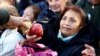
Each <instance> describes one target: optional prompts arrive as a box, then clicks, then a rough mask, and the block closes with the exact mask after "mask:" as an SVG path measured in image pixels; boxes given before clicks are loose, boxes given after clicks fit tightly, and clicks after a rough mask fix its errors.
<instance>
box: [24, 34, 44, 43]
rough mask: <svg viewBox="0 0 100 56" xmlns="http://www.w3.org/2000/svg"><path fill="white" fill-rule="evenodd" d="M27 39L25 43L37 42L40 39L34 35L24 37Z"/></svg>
mask: <svg viewBox="0 0 100 56" xmlns="http://www.w3.org/2000/svg"><path fill="white" fill-rule="evenodd" d="M26 37H27V41H34V42H36V41H39V40H40V39H41V38H42V37H37V36H36V35H33V36H29V35H26Z"/></svg>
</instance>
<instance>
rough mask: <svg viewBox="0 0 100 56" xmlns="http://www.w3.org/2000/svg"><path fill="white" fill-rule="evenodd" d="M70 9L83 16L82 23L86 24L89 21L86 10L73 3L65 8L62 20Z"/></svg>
mask: <svg viewBox="0 0 100 56" xmlns="http://www.w3.org/2000/svg"><path fill="white" fill-rule="evenodd" d="M68 10H72V11H75V12H76V13H78V14H79V15H80V17H81V25H83V26H84V25H86V23H87V18H86V14H85V12H84V11H83V9H81V8H80V7H78V6H75V5H71V6H68V7H66V8H65V9H64V11H63V13H62V15H61V17H60V20H61V19H62V17H63V16H64V14H65V13H66V12H67V11H68Z"/></svg>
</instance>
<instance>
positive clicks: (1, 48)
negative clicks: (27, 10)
mask: <svg viewBox="0 0 100 56" xmlns="http://www.w3.org/2000/svg"><path fill="white" fill-rule="evenodd" d="M0 8H1V9H4V10H6V11H8V12H9V14H10V15H12V16H19V15H18V12H17V9H16V8H15V7H14V6H12V5H9V4H0ZM4 27H5V28H6V29H5V30H4V31H3V33H2V34H1V36H0V56H14V51H15V46H16V44H17V43H18V42H20V40H22V39H23V36H22V35H21V34H20V33H19V32H18V26H17V25H13V23H7V24H5V25H4Z"/></svg>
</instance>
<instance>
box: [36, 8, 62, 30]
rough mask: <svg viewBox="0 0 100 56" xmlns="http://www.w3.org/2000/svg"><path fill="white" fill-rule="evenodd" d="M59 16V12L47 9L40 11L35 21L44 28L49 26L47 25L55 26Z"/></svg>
mask: <svg viewBox="0 0 100 56" xmlns="http://www.w3.org/2000/svg"><path fill="white" fill-rule="evenodd" d="M59 18H60V13H54V12H52V11H51V10H49V9H47V10H43V11H42V12H40V14H39V15H38V18H37V22H39V23H41V24H42V25H43V29H44V30H46V29H47V28H48V27H49V26H48V25H51V26H52V27H55V24H56V22H57V21H58V19H59ZM43 21H45V22H43Z"/></svg>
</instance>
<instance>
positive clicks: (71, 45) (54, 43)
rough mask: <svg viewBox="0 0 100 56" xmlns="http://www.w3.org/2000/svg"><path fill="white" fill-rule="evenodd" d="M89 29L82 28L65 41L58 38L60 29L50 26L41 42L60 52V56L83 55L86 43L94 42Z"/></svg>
mask: <svg viewBox="0 0 100 56" xmlns="http://www.w3.org/2000/svg"><path fill="white" fill-rule="evenodd" d="M88 33H89V31H88V30H85V29H82V30H81V31H80V32H79V33H78V34H77V35H76V36H75V37H74V38H72V39H71V40H70V41H69V42H67V43H65V42H63V41H62V40H61V39H59V38H57V34H58V30H57V28H56V29H54V28H52V27H49V28H48V30H47V31H46V32H44V36H43V38H42V40H41V41H40V42H42V43H43V44H45V45H47V46H48V47H49V48H51V49H52V50H55V51H57V52H58V56H82V55H81V51H82V50H84V49H85V47H84V44H91V43H92V36H90V35H89V34H88Z"/></svg>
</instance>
